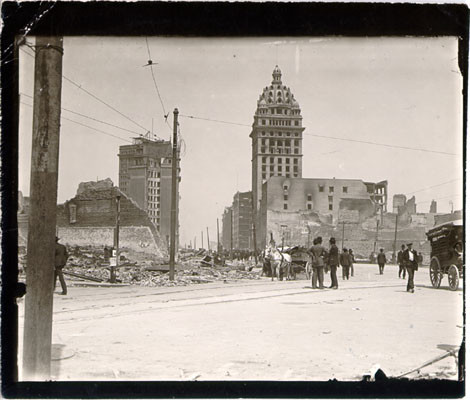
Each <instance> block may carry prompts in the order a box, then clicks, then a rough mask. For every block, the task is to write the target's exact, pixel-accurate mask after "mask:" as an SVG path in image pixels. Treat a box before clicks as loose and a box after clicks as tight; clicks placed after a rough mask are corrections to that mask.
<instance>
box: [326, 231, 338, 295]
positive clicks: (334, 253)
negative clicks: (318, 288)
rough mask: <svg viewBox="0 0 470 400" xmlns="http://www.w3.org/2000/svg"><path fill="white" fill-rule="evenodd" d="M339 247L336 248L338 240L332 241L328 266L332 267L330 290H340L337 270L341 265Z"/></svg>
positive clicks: (333, 239) (332, 239)
mask: <svg viewBox="0 0 470 400" xmlns="http://www.w3.org/2000/svg"><path fill="white" fill-rule="evenodd" d="M338 253H339V252H338V247H337V246H336V239H335V238H334V237H332V238H331V239H330V251H329V254H328V265H329V266H330V276H331V286H330V289H338V278H337V277H336V269H337V268H338V265H339V254H338Z"/></svg>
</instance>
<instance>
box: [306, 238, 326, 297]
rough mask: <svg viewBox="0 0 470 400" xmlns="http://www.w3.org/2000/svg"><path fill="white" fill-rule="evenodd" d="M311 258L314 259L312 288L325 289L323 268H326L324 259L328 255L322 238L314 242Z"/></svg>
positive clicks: (310, 250)
mask: <svg viewBox="0 0 470 400" xmlns="http://www.w3.org/2000/svg"><path fill="white" fill-rule="evenodd" d="M308 253H309V254H310V257H311V258H312V288H313V289H316V288H317V282H318V288H319V289H323V288H324V286H323V268H324V266H325V262H324V260H323V257H324V256H325V254H326V250H325V248H324V247H323V246H322V238H321V237H317V238H315V239H314V241H313V246H312V247H310V249H309V250H308Z"/></svg>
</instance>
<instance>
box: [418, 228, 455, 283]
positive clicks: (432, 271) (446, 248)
mask: <svg viewBox="0 0 470 400" xmlns="http://www.w3.org/2000/svg"><path fill="white" fill-rule="evenodd" d="M426 236H427V237H428V240H429V242H430V243H431V263H430V266H429V276H430V278H431V284H432V286H433V287H434V288H439V287H440V286H441V280H442V278H443V276H444V275H445V274H447V276H448V280H449V287H450V289H451V290H457V289H458V287H459V278H462V277H463V273H464V272H463V269H464V266H463V254H462V253H463V221H462V220H457V221H450V222H446V223H444V224H440V225H438V226H435V227H434V228H432V229H430V230H429V231H428V232H427V233H426Z"/></svg>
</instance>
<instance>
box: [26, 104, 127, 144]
mask: <svg viewBox="0 0 470 400" xmlns="http://www.w3.org/2000/svg"><path fill="white" fill-rule="evenodd" d="M20 103H21V104H24V105H25V106H28V107H31V108H33V106H32V105H31V104H28V103H25V102H24V101H21V102H20ZM60 119H64V120H66V121H69V122H73V123H74V124H77V125H80V126H83V127H85V128H88V129H91V130H94V131H96V132H99V133H102V134H104V135H107V136H111V137H114V138H116V139H120V140H123V141H125V142H128V143H132V141H131V140H129V139H125V138H123V137H120V136H117V135H113V134H112V133H109V132H105V131H102V130H101V129H98V128H95V127H93V126H90V125H87V124H84V123H82V122H78V121H74V120H73V119H70V118H67V117H64V116H63V115H61V116H60Z"/></svg>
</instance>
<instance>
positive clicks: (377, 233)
mask: <svg viewBox="0 0 470 400" xmlns="http://www.w3.org/2000/svg"><path fill="white" fill-rule="evenodd" d="M378 241H379V220H377V229H376V231H375V242H374V253H375V252H376V249H377V243H378Z"/></svg>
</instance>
